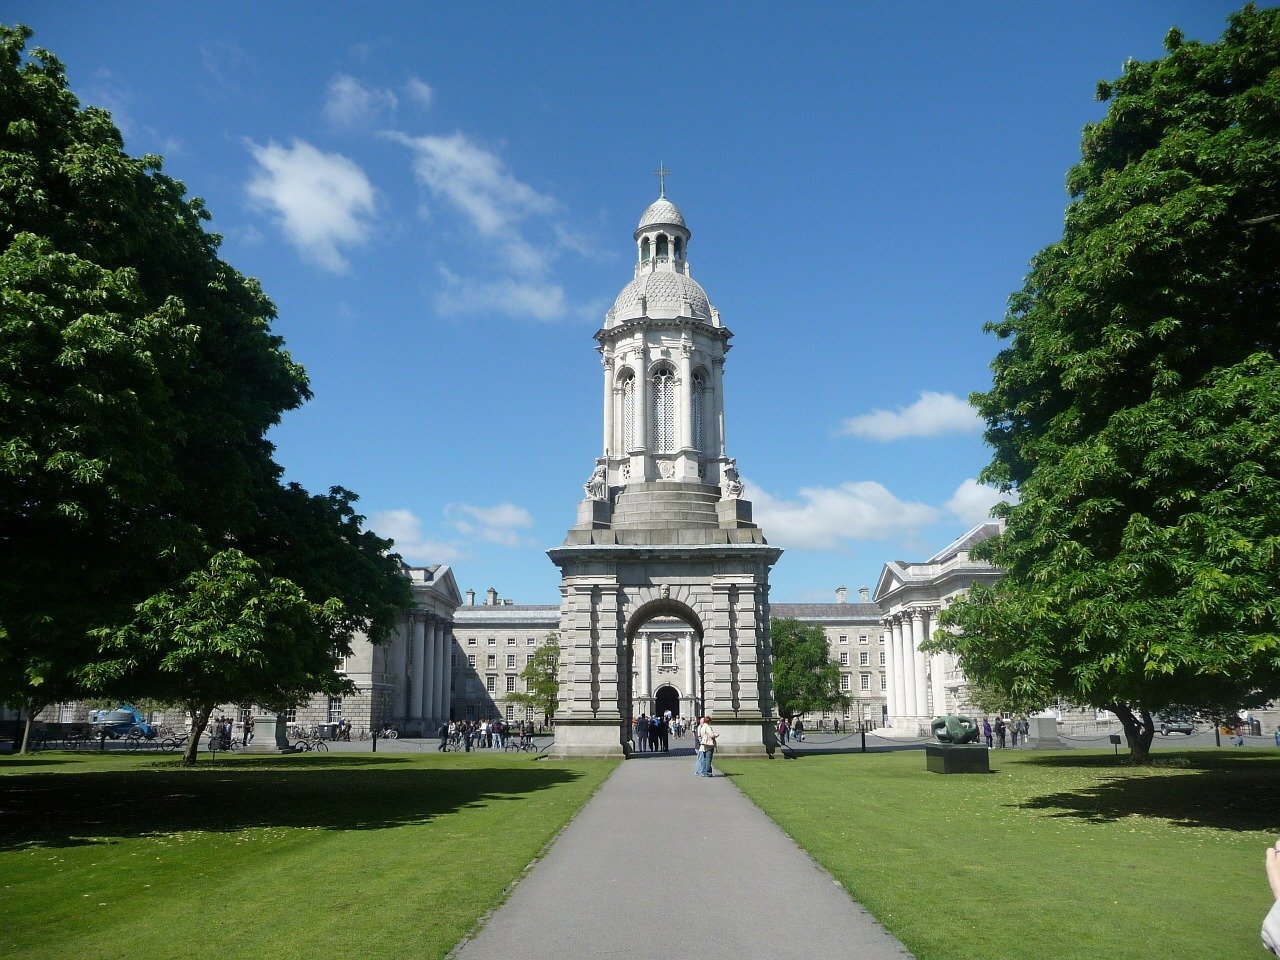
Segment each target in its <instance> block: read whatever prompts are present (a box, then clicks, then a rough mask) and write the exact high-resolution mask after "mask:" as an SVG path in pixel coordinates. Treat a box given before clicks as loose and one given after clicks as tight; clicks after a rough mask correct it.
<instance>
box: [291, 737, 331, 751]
mask: <svg viewBox="0 0 1280 960" xmlns="http://www.w3.org/2000/svg"><path fill="white" fill-rule="evenodd" d="M328 749H329V744H327V743H325V741H324V740H323V739H322V738H321V737H318V736H313V737H308V738H307V739H305V740H299V741H298V742H297V743H295V744H294V745H293V752H294V753H310V752H311V751H312V750H314V751H316V752H317V753H325V752H327V751H328Z"/></svg>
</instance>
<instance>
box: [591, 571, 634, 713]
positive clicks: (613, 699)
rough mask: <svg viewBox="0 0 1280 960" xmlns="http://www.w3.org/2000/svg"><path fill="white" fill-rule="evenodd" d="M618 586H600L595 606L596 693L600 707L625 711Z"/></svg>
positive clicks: (623, 638)
mask: <svg viewBox="0 0 1280 960" xmlns="http://www.w3.org/2000/svg"><path fill="white" fill-rule="evenodd" d="M618 607H619V603H618V588H617V586H616V585H614V586H602V587H600V595H599V599H598V600H597V601H596V610H595V618H594V619H595V635H596V641H595V643H596V663H597V674H596V691H597V692H596V696H597V697H598V699H599V703H600V708H601V709H602V710H612V709H615V708H616V709H618V710H619V711H623V710H624V709H625V710H626V711H628V712H627V713H626V714H625V715H626V716H629V715H630V713H629V710H630V706H629V705H628V706H627V707H626V708H624V707H623V704H622V691H623V690H624V689H625V687H626V685H625V684H623V683H620V682H619V680H620V678H619V676H618V674H619V671H620V669H621V668H623V667H625V666H626V665H625V664H624V663H622V659H623V655H624V653H625V651H626V637H625V630H624V625H622V624H619V623H618Z"/></svg>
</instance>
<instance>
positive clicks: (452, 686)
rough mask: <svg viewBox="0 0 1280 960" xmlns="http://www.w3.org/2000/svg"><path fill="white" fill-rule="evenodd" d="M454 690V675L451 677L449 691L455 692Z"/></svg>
mask: <svg viewBox="0 0 1280 960" xmlns="http://www.w3.org/2000/svg"><path fill="white" fill-rule="evenodd" d="M453 691H454V681H453V677H450V678H449V692H450V693H453Z"/></svg>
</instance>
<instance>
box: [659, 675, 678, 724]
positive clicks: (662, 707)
mask: <svg viewBox="0 0 1280 960" xmlns="http://www.w3.org/2000/svg"><path fill="white" fill-rule="evenodd" d="M653 712H654V715H655V716H659V717H661V716H663V715H664V714H667V713H670V714H671V716H673V717H678V716H680V691H679V690H677V689H676V688H675V687H673V686H672V685H671V684H669V683H664V684H663V685H662V686H660V687H659V688H658V689H657V690H655V691H654V693H653Z"/></svg>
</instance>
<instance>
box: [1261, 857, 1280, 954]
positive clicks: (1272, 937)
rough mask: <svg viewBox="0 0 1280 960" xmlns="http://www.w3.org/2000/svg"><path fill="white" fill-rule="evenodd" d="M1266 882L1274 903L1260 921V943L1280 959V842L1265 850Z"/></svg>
mask: <svg viewBox="0 0 1280 960" xmlns="http://www.w3.org/2000/svg"><path fill="white" fill-rule="evenodd" d="M1267 880H1268V881H1270V883H1271V895H1272V896H1273V897H1275V898H1276V902H1275V903H1273V904H1272V905H1271V911H1270V912H1269V913H1268V914H1267V915H1266V917H1265V918H1264V919H1263V921H1262V943H1263V945H1265V946H1266V948H1267V949H1268V950H1270V951H1271V952H1272V953H1274V954H1275V955H1276V956H1278V957H1280V840H1277V841H1276V842H1275V846H1272V847H1268V848H1267Z"/></svg>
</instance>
